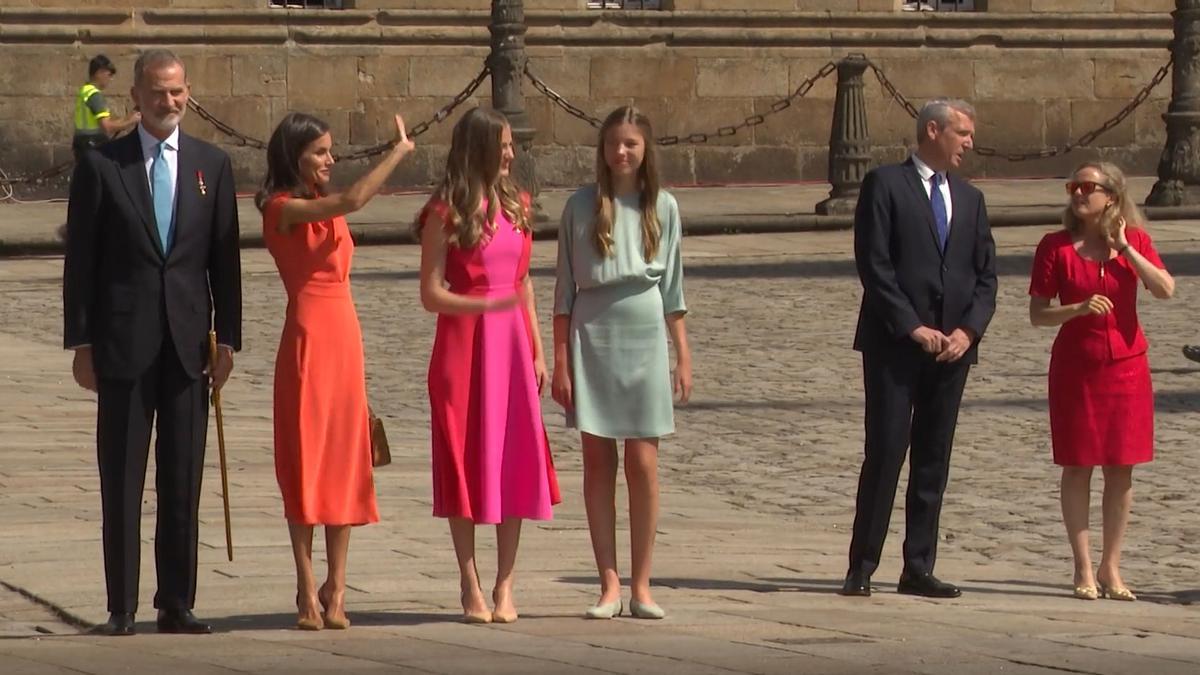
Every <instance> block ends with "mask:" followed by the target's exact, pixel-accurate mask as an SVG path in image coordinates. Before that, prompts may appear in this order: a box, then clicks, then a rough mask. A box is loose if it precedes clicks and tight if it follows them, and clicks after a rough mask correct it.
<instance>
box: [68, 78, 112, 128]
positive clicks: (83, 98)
mask: <svg viewBox="0 0 1200 675" xmlns="http://www.w3.org/2000/svg"><path fill="white" fill-rule="evenodd" d="M99 93H100V89H99V88H98V87H97V86H96V85H94V84H92V83H91V82H88V83H87V84H85V85H83V86H82V87H80V88H79V95H78V96H76V97H75V133H76V134H95V133H102V132H101V131H100V119H101V118H103V117H108V116H109V115H110V113H109V112H108V111H107V110H105V111H103V112H101V113H98V114H97V113H93V112H92V109H91V108H89V107H88V99H90V98H91V97H93V96H95V95H96V94H99Z"/></svg>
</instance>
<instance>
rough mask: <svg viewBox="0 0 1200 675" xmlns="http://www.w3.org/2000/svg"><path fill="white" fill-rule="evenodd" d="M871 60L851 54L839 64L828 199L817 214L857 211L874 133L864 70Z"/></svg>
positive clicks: (830, 132)
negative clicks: (870, 130)
mask: <svg viewBox="0 0 1200 675" xmlns="http://www.w3.org/2000/svg"><path fill="white" fill-rule="evenodd" d="M867 65H868V61H867V58H866V57H865V56H863V55H862V54H851V55H849V56H847V57H846V58H844V59H842V60H841V61H840V62H839V63H838V67H837V75H838V81H837V98H836V99H835V100H834V103H833V125H832V127H831V128H830V130H829V183H830V184H831V185H832V186H833V187H832V189H831V190H830V191H829V198H828V199H825V200H824V201H822V202H820V203H819V204H817V213H819V214H821V215H830V214H837V213H854V205H855V203H857V201H858V189H859V188H860V187H861V186H862V182H863V178H864V177H865V176H866V175H867V169H868V168H870V165H871V135H870V134H869V133H868V132H867V102H866V99H865V98H864V97H863V73H864V72H866V70H867Z"/></svg>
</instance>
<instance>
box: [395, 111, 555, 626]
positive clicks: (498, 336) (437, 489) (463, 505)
mask: <svg viewBox="0 0 1200 675" xmlns="http://www.w3.org/2000/svg"><path fill="white" fill-rule="evenodd" d="M512 161H513V143H512V131H511V129H509V126H508V122H507V121H506V120H505V118H504V116H503V115H501V114H500V113H498V112H496V111H494V110H490V109H487V108H475V109H474V110H471V111H469V112H467V113H466V114H465V115H463V117H462V119H460V120H459V121H458V124H456V125H455V126H454V132H453V137H452V139H451V145H450V155H449V157H448V158H447V161H446V171H445V174H444V176H443V177H442V179H441V182H440V183H439V184H438V187H437V189H436V190H435V191H434V193H433V196H432V197H431V198H430V200H429V202H428V203H427V204H426V205H425V208H423V209H422V210H421V213H420V214H419V215H418V216H417V222H416V227H417V230H418V233H419V235H420V238H421V304H422V305H424V307H425V309H427V310H428V311H430V312H435V313H436V314H437V315H438V320H437V337H436V338H435V340H434V344H433V354H432V355H431V356H430V359H429V404H430V416H431V421H432V459H433V515H434V516H437V517H442V518H448V519H449V521H450V535H451V537H452V539H453V540H454V552H455V554H456V555H457V557H458V569H459V581H460V587H461V596H460V600H461V601H462V608H463V618H464V620H465V621H466V622H468V623H489V622H492V621H496V622H502V623H509V622H512V621H515V620H516V619H517V610H516V605H515V604H514V602H513V569H514V567H515V565H516V560H517V546H518V544H519V542H520V538H521V521H522V519H526V518H532V519H535V520H549V519H550V518H551V506H552V505H554V504H557V503H558V501H559V494H558V483H557V479H556V478H555V474H554V465H553V462H552V461H551V457H550V445H549V443H548V442H547V439H546V432H545V428H544V427H543V425H542V411H541V404H540V401H539V394H540V392H541V389H542V386H543V385H544V384H545V383H546V362H545V358H544V356H543V352H542V339H541V335H540V334H539V332H538V322H537V309H536V307H535V306H534V299H533V284H532V282H531V281H530V279H529V255H530V251H531V246H532V242H533V236H532V234H533V233H532V228H531V222H530V219H531V215H530V213H529V197H528V195H525V194H523V193H521V192H519V191H518V189H517V187H516V186H515V185H514V184H513V182H512V179H511V178H510V177H509V169H510V167H511V165H512ZM483 523H486V524H494V525H496V548H497V557H498V561H497V570H496V583H495V586H494V587H493V589H492V602H493V607H494V609H493V610H492V611H488V606H487V602H486V599H485V597H484V595H483V591H482V589H481V588H480V584H479V573H478V571H477V569H476V567H475V526H476V525H477V524H483Z"/></svg>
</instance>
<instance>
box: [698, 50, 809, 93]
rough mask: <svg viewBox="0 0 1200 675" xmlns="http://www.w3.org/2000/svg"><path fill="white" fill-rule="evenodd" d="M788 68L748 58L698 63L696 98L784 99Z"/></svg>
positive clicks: (756, 57) (782, 63)
mask: <svg viewBox="0 0 1200 675" xmlns="http://www.w3.org/2000/svg"><path fill="white" fill-rule="evenodd" d="M788 85H789V81H788V64H787V62H786V61H783V60H781V59H768V58H762V57H761V56H759V55H757V54H751V55H750V58H745V59H700V60H698V61H697V62H696V94H697V95H698V96H700V97H705V98H724V97H733V98H737V97H750V96H787V94H788V93H789V92H788Z"/></svg>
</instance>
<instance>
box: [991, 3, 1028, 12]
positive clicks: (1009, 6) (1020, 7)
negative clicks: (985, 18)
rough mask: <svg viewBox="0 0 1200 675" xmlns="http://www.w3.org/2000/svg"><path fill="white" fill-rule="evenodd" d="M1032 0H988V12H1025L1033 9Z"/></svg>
mask: <svg viewBox="0 0 1200 675" xmlns="http://www.w3.org/2000/svg"><path fill="white" fill-rule="evenodd" d="M1032 6H1033V2H1032V0H988V3H987V12H988V14H1025V13H1028V12H1030V11H1032V10H1031V9H1030V8H1031V7H1032Z"/></svg>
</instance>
